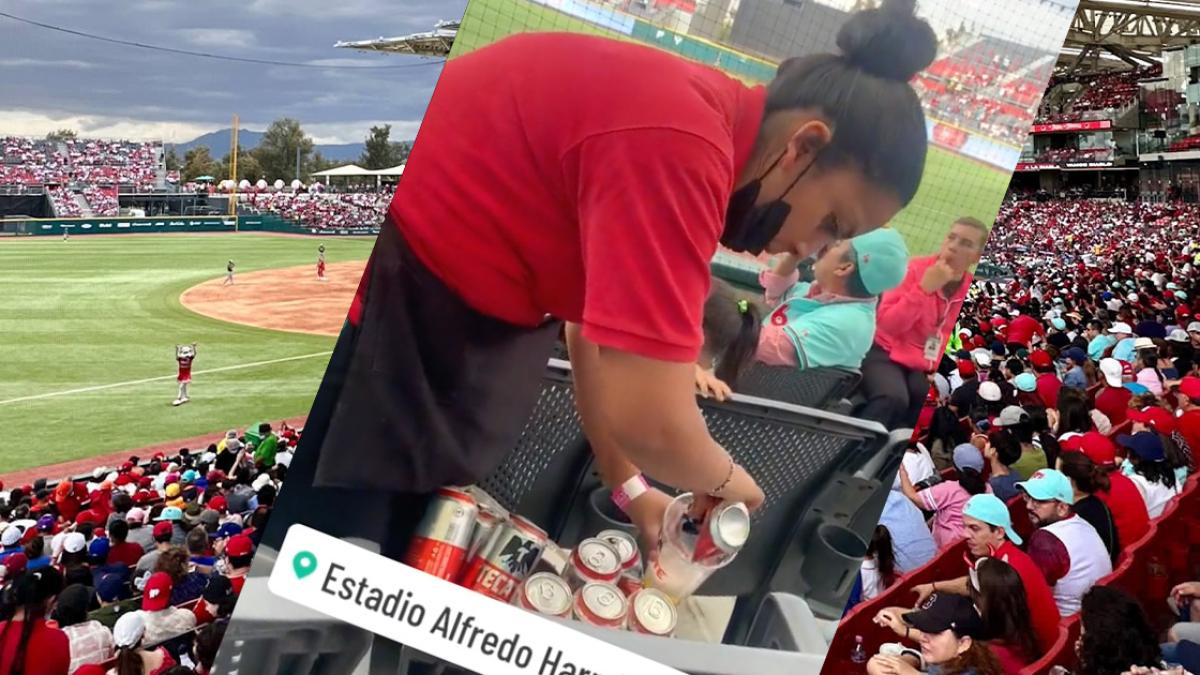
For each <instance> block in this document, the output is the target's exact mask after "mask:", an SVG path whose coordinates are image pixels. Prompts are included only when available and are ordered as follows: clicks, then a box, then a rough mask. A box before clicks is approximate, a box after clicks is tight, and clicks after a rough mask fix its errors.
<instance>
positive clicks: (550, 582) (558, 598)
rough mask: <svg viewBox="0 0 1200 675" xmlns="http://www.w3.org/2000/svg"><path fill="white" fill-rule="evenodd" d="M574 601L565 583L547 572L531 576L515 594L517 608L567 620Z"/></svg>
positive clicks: (569, 588)
mask: <svg viewBox="0 0 1200 675" xmlns="http://www.w3.org/2000/svg"><path fill="white" fill-rule="evenodd" d="M574 601H575V599H574V597H572V595H571V587H570V586H568V585H567V582H566V581H565V580H564V579H563V578H562V577H560V576H558V575H557V574H551V573H549V572H538V573H537V574H533V575H531V576H530V577H529V578H528V579H526V580H525V583H523V584H521V588H520V590H518V591H517V593H516V604H517V606H519V607H521V608H523V609H527V610H529V611H531V612H536V613H538V614H545V615H547V616H558V617H562V618H569V617H570V616H571V606H572V605H573V604H574Z"/></svg>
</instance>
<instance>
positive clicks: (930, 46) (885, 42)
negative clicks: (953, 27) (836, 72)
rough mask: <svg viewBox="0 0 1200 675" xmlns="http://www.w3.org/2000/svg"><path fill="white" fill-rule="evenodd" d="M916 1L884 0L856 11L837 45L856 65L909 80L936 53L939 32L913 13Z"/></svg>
mask: <svg viewBox="0 0 1200 675" xmlns="http://www.w3.org/2000/svg"><path fill="white" fill-rule="evenodd" d="M916 5H917V3H916V0H883V5H882V6H880V7H879V8H878V9H869V10H866V11H863V12H857V13H855V14H853V15H851V16H850V19H849V20H847V21H846V23H845V24H843V25H842V28H841V30H839V31H838V36H837V45H838V47H840V48H841V50H842V53H843V54H844V55H845V58H846V60H848V61H849V62H850V63H851V64H853V65H854V66H856V67H858V68H860V69H862V70H864V71H866V72H868V73H870V74H872V75H875V76H877V77H882V78H885V79H889V80H898V81H900V82H908V81H909V80H911V79H912V77H913V76H914V75H916V74H917V73H919V72H921V71H922V70H924V69H925V68H926V67H927V66H929V64H931V63H933V59H934V58H935V57H936V56H937V35H936V34H935V33H934V32H933V28H932V27H930V25H929V23H928V22H926V21H925V20H924V19H921V18H918V17H917V16H916V14H915V13H914V12H915V10H916Z"/></svg>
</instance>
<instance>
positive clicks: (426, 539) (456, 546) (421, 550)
mask: <svg viewBox="0 0 1200 675" xmlns="http://www.w3.org/2000/svg"><path fill="white" fill-rule="evenodd" d="M477 512H478V507H477V506H476V505H475V500H474V499H472V498H471V496H470V495H468V494H467V493H466V492H463V491H462V490H458V489H456V488H448V487H444V488H440V489H438V491H437V493H436V494H435V495H434V497H433V498H432V499H431V500H430V502H429V506H428V507H427V508H426V509H425V515H424V516H423V517H422V518H421V522H420V524H418V525H417V531H416V534H415V535H414V536H413V540H412V542H411V543H410V544H409V547H408V552H407V553H406V554H405V556H404V564H406V565H408V566H409V567H415V568H416V569H419V570H421V571H422V572H426V573H428V574H432V575H433V576H435V577H438V578H440V579H446V580H447V581H451V580H454V579H457V578H458V574H459V572H461V571H462V567H463V563H464V562H465V561H466V559H467V549H468V547H469V546H470V545H471V535H472V533H473V532H474V529H475V514H476V513H477Z"/></svg>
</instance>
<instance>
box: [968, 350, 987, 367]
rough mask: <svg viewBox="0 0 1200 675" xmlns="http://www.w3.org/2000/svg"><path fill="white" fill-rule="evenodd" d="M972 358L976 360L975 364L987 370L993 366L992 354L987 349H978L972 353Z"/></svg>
mask: <svg viewBox="0 0 1200 675" xmlns="http://www.w3.org/2000/svg"><path fill="white" fill-rule="evenodd" d="M971 357H972V358H974V359H975V363H977V364H979V365H980V366H983V367H985V368H986V367H987V366H990V365H992V353H991V352H990V351H988V350H986V349H976V350H975V351H973V352H971Z"/></svg>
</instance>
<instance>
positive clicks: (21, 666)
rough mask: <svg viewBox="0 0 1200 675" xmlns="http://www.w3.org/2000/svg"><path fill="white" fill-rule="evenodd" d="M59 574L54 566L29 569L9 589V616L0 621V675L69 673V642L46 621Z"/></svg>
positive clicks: (59, 674) (64, 635)
mask: <svg viewBox="0 0 1200 675" xmlns="http://www.w3.org/2000/svg"><path fill="white" fill-rule="evenodd" d="M62 587H63V579H62V574H60V573H59V572H58V570H56V569H54V568H53V567H41V568H38V569H36V570H29V571H27V572H24V573H23V574H21V576H20V577H17V580H16V581H14V582H13V585H12V589H11V601H12V603H13V605H14V609H15V611H14V613H13V616H12V619H10V620H8V621H5V622H3V623H0V675H68V669H69V668H70V665H71V643H70V640H69V639H68V638H67V634H66V633H64V632H62V631H61V630H59V629H58V628H53V627H51V626H50V625H49V624H47V623H46V616H47V614H48V613H49V611H50V605H51V604H52V603H53V602H54V598H55V597H56V596H57V595H58V593H59V591H61V590H62Z"/></svg>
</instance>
